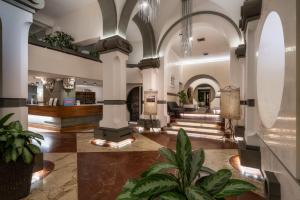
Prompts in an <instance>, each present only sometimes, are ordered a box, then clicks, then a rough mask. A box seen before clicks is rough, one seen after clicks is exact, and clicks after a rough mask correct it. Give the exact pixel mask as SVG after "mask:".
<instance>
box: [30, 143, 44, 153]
mask: <svg viewBox="0 0 300 200" xmlns="http://www.w3.org/2000/svg"><path fill="white" fill-rule="evenodd" d="M27 147H28V149H29V150H30V151H31V153H33V154H38V153H41V150H40V148H39V147H38V146H36V145H34V144H28V145H27Z"/></svg>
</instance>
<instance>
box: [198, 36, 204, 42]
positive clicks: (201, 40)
mask: <svg viewBox="0 0 300 200" xmlns="http://www.w3.org/2000/svg"><path fill="white" fill-rule="evenodd" d="M197 41H198V42H204V41H205V38H204V37H203V38H198V39H197Z"/></svg>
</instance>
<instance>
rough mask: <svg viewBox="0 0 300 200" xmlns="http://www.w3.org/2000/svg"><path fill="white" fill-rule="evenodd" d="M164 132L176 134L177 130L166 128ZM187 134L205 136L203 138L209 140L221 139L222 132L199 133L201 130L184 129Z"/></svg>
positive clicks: (198, 136)
mask: <svg viewBox="0 0 300 200" xmlns="http://www.w3.org/2000/svg"><path fill="white" fill-rule="evenodd" d="M165 132H166V133H167V134H170V135H177V134H178V130H173V129H166V130H165ZM186 133H187V135H188V136H189V137H195V138H205V139H211V140H223V139H224V137H223V134H208V133H201V132H194V131H186Z"/></svg>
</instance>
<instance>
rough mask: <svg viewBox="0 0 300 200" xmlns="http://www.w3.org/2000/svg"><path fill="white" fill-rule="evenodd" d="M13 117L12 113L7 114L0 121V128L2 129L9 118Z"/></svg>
mask: <svg viewBox="0 0 300 200" xmlns="http://www.w3.org/2000/svg"><path fill="white" fill-rule="evenodd" d="M13 115H14V113H10V114H7V115H5V116H4V117H2V118H1V119H0V127H2V126H3V125H4V124H5V123H6V122H7V120H9V119H10V118H11V116H13Z"/></svg>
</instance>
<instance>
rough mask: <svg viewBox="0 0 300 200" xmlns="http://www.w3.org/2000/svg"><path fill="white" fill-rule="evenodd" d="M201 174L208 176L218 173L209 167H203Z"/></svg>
mask: <svg viewBox="0 0 300 200" xmlns="http://www.w3.org/2000/svg"><path fill="white" fill-rule="evenodd" d="M200 172H204V173H207V174H214V173H216V171H214V170H212V169H210V168H208V167H204V166H202V168H201V170H200Z"/></svg>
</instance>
